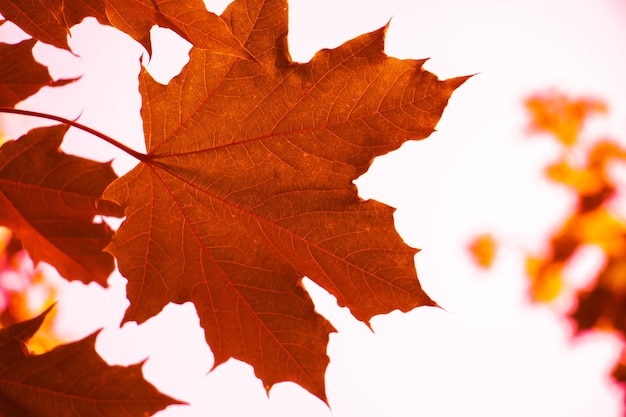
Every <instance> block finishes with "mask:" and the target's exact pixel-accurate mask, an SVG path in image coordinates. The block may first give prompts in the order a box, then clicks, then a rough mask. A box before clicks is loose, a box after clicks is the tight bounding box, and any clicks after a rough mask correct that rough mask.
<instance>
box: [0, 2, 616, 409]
mask: <svg viewBox="0 0 626 417" xmlns="http://www.w3.org/2000/svg"><path fill="white" fill-rule="evenodd" d="M226 4H227V2H223V1H222V2H218V1H212V2H210V3H209V7H210V9H211V10H215V11H217V12H220V11H221V10H222V9H223V7H225V5H226ZM290 12H291V34H290V38H289V40H290V44H291V47H292V57H293V58H294V59H295V60H298V61H302V62H304V61H307V60H308V59H310V58H311V56H312V55H313V53H314V52H315V51H316V50H318V49H320V48H328V47H335V46H338V45H339V44H340V43H341V42H343V41H345V40H347V39H349V38H351V37H354V36H357V35H358V34H360V33H362V32H365V31H371V30H374V29H376V28H378V27H380V26H382V25H384V24H386V23H387V22H388V21H389V19H391V23H390V27H389V31H388V42H387V53H388V54H389V55H393V56H396V57H400V58H425V57H430V58H431V60H430V61H429V62H428V63H427V64H426V68H427V69H428V70H430V71H433V72H435V73H436V74H438V75H439V76H440V78H446V77H452V76H457V75H464V74H473V73H478V75H476V76H475V77H474V78H472V79H471V80H469V81H468V82H467V83H466V84H465V85H464V86H462V87H461V88H460V89H459V90H458V91H457V92H456V93H455V94H454V96H453V98H452V100H451V101H450V104H449V106H448V108H447V110H446V112H445V113H444V116H443V118H442V120H441V122H440V123H439V125H438V132H437V133H435V134H433V135H432V137H431V138H429V139H427V140H426V141H423V142H419V143H415V142H413V143H408V144H406V145H405V146H403V147H402V148H401V149H400V150H398V151H397V152H394V153H392V154H390V155H387V156H385V157H381V158H379V159H377V160H376V161H375V163H374V165H373V167H372V168H371V169H370V171H369V172H368V173H367V174H365V175H364V176H363V177H362V178H360V179H359V180H358V181H357V184H358V187H359V191H360V193H361V195H362V196H363V198H376V199H378V200H380V201H383V202H385V203H387V204H389V205H392V206H394V207H397V209H398V210H397V212H396V224H397V228H398V230H399V232H400V234H401V235H402V236H403V238H404V239H405V240H406V241H407V242H408V243H409V244H410V245H412V246H415V247H419V248H422V249H423V250H422V252H420V253H419V254H418V255H417V256H416V262H417V267H418V272H419V276H420V281H421V282H422V284H423V286H424V287H425V289H426V290H427V292H428V293H429V294H430V295H431V296H432V297H433V298H434V299H435V300H436V301H437V302H438V303H439V304H440V305H442V306H443V307H444V308H445V309H446V310H445V311H444V310H438V309H427V308H422V309H417V310H415V311H413V312H411V313H408V314H400V313H397V312H396V313H392V314H389V315H387V316H383V317H377V318H375V319H374V320H373V322H372V324H373V329H374V333H372V332H371V331H370V330H369V329H367V327H366V326H364V325H363V324H361V323H358V322H357V321H355V320H354V319H352V318H351V316H350V315H349V313H348V311H347V310H346V309H341V308H338V307H337V305H336V304H335V302H334V298H333V297H332V296H329V295H328V294H327V293H326V292H325V291H323V290H321V289H319V288H318V287H316V286H315V285H314V284H312V283H310V281H308V280H307V284H306V286H307V288H308V289H309V290H310V292H311V294H312V296H313V298H314V300H315V302H316V305H317V309H318V311H319V312H321V313H322V314H324V315H325V316H326V317H327V318H328V319H329V320H330V321H331V322H332V323H333V324H334V325H335V327H336V328H337V329H338V330H339V333H338V334H333V335H332V336H331V342H330V346H329V349H328V352H329V355H330V357H331V364H330V367H329V369H328V373H327V379H326V380H327V385H328V397H329V401H330V406H331V409H332V411H331V410H329V409H328V408H327V407H326V406H325V405H324V404H323V403H322V402H321V401H319V400H318V399H317V398H315V397H313V396H312V395H309V394H308V393H306V392H305V391H304V390H302V389H300V388H299V387H297V386H295V385H294V384H291V383H282V384H278V385H276V386H275V387H274V388H273V389H272V390H271V392H270V395H269V399H268V397H267V396H266V394H265V390H264V389H263V387H262V384H261V382H260V381H259V380H257V379H256V378H255V377H254V375H253V372H252V370H251V368H250V367H249V366H248V365H245V364H242V363H240V362H237V361H232V360H231V361H230V362H228V363H227V364H225V365H223V366H221V367H219V368H217V369H216V370H215V371H213V372H211V373H209V374H207V372H208V370H209V369H210V368H211V366H212V355H211V352H210V350H209V348H208V347H207V346H206V343H205V342H204V339H203V334H202V330H201V329H200V328H199V326H198V319H197V316H196V314H195V311H194V309H193V307H192V306H191V305H189V304H185V305H183V306H175V305H170V306H168V307H166V308H165V309H164V311H163V312H162V313H161V314H160V315H159V316H157V317H155V318H153V319H151V320H149V321H148V322H147V323H145V324H144V325H142V326H137V325H135V324H132V323H131V324H126V325H125V326H124V327H123V328H122V329H121V330H120V329H119V327H118V325H119V323H120V321H121V318H122V316H123V313H124V309H125V308H126V305H127V301H126V299H125V294H124V285H125V280H124V279H122V278H121V277H119V276H113V277H112V278H111V279H110V289H108V290H106V291H105V290H102V289H101V288H99V287H97V286H95V285H90V286H84V285H81V284H77V283H72V284H67V283H66V282H65V281H63V280H59V281H58V282H59V285H60V299H59V304H58V311H59V316H58V322H57V324H58V329H59V332H61V333H62V334H63V335H65V336H66V337H68V338H79V337H83V336H85V335H87V334H89V333H91V332H93V331H95V330H96V329H98V328H104V330H103V331H102V333H101V334H100V336H99V338H98V344H97V348H98V351H99V352H100V354H101V355H102V356H103V357H104V358H105V359H106V360H107V361H109V362H111V363H116V364H129V363H134V362H137V361H140V360H143V359H145V358H146V357H149V359H148V361H147V362H146V363H145V365H144V368H143V369H144V374H145V376H146V378H147V379H148V380H149V381H151V382H152V383H154V384H155V385H156V386H157V387H158V388H159V389H161V390H162V391H163V392H165V393H168V394H170V395H172V396H174V397H176V398H179V399H181V400H184V401H187V402H189V403H191V404H192V405H191V406H188V407H183V406H176V407H170V408H169V409H167V410H165V411H163V412H161V413H160V414H159V416H160V417H165V416H169V417H181V416H186V417H188V416H220V417H222V416H223V417H230V416H248V415H253V416H257V417H261V416H268V417H270V416H271V417H280V416H285V417H291V416H300V417H305V416H311V417H327V416H331V415H332V416H335V417H378V416H394V417H404V416H406V417H409V416H428V417H438V416H441V417H444V416H445V417H452V416H455V417H456V416H460V415H465V416H482V417H491V416H493V417H501V416H507V417H527V416H533V417H553V416H568V417H588V416H596V417H617V416H620V415H621V412H622V411H621V410H622V399H621V393H620V391H619V390H618V389H617V388H616V387H615V386H614V385H612V383H611V381H610V379H609V376H608V375H609V372H610V370H611V368H612V366H613V364H614V361H615V359H616V358H617V356H618V354H619V344H618V343H617V340H616V339H615V338H613V337H611V336H610V335H606V334H605V335H590V336H586V337H583V338H580V339H577V340H575V341H572V340H571V337H570V335H571V331H570V326H569V324H568V323H567V322H566V321H564V320H562V319H561V318H560V317H561V316H560V315H559V314H558V311H566V310H567V308H568V306H570V305H571V302H572V294H571V293H566V294H564V296H563V297H562V298H561V299H560V300H559V301H558V302H557V303H556V305H555V306H553V307H552V308H549V307H545V306H533V305H529V304H528V303H527V301H526V298H525V295H526V292H525V291H526V281H525V277H524V276H523V269H522V267H523V252H524V251H531V250H539V249H540V248H541V244H542V242H543V239H544V238H545V236H546V235H547V233H548V232H549V231H550V230H552V228H554V227H555V226H556V225H557V222H558V221H559V219H560V218H562V216H564V215H565V214H566V213H567V212H568V210H569V209H570V205H571V203H572V199H571V198H570V196H569V195H568V194H567V193H566V192H565V191H564V190H563V189H561V188H558V187H556V186H554V185H550V184H549V183H547V182H546V181H544V180H543V178H542V176H541V169H542V167H543V166H545V165H546V164H547V163H548V161H550V160H551V159H552V158H554V156H555V155H556V153H557V146H556V145H554V144H552V143H550V141H549V140H547V139H545V138H543V139H541V138H536V139H528V137H527V135H526V132H525V130H524V128H525V123H526V120H525V113H524V110H523V107H522V105H521V100H522V98H523V97H524V96H525V95H527V94H529V93H531V92H535V91H538V90H543V89H546V88H549V87H555V88H558V89H561V90H563V91H565V92H568V93H571V94H590V95H594V96H598V97H600V98H603V99H605V100H606V101H607V102H608V104H609V106H610V116H609V117H606V118H601V119H599V120H598V122H597V123H594V124H592V125H591V126H590V128H589V132H588V135H589V137H593V135H595V134H597V133H608V134H611V135H613V136H614V137H617V138H621V139H622V140H624V139H626V59H625V53H624V52H625V49H624V39H626V6H625V5H624V2H620V1H617V0H553V1H545V0H499V1H495V0H491V1H490V0H475V1H467V0H442V1H432V0H385V1H373V0H367V1H366V0H332V1H331V0H318V1H315V2H311V1H306V0H292V1H291V2H290ZM153 35H154V37H153V41H154V54H153V57H152V59H151V61H150V63H149V64H148V65H147V68H148V70H149V71H150V72H151V73H152V74H153V76H155V77H156V78H157V79H158V80H160V81H162V82H167V81H168V80H169V78H171V77H172V76H173V75H175V74H176V72H177V71H178V70H179V69H180V67H181V66H182V65H184V62H185V60H186V52H187V48H188V44H186V43H185V42H184V41H182V40H180V38H178V37H177V36H176V35H174V34H172V33H171V32H169V31H167V30H162V29H154V30H153ZM15 36H19V35H15V31H14V30H12V28H11V27H10V26H9V25H4V26H3V27H2V28H0V40H12V41H15V40H16V39H17V38H16V37H15ZM70 44H71V45H72V48H73V50H74V53H75V56H72V55H71V54H69V53H68V52H65V51H60V50H57V49H55V48H53V47H50V46H46V45H38V46H37V47H36V48H35V54H36V57H37V59H39V60H40V61H41V62H43V63H45V64H47V65H50V71H51V73H52V76H53V77H54V78H67V77H73V76H78V75H82V78H81V80H80V81H78V82H77V83H75V84H73V85H68V86H66V87H63V88H61V89H54V90H52V89H44V90H42V91H41V92H40V93H39V94H38V95H37V96H35V97H32V98H30V99H28V100H26V101H25V102H23V103H22V104H20V106H19V107H21V108H27V109H33V110H38V111H43V112H48V113H52V114H56V115H60V116H64V117H67V118H75V117H77V116H78V115H79V114H80V119H79V121H80V122H81V123H83V124H86V125H88V126H90V127H93V128H95V129H98V130H100V131H102V132H103V133H106V134H108V135H110V136H112V137H115V138H117V139H118V140H120V141H124V142H125V143H127V144H130V145H131V146H132V147H134V148H135V149H138V150H143V144H142V127H141V120H140V118H139V107H140V99H139V96H138V93H137V81H136V77H137V72H138V70H139V65H140V57H141V56H142V54H143V50H142V49H141V47H140V46H138V45H137V44H136V43H134V42H133V41H132V40H131V39H130V38H128V37H127V36H126V35H123V34H121V33H119V32H117V31H115V30H114V29H111V28H109V27H100V26H98V25H97V24H96V23H95V21H94V20H93V19H87V20H86V21H85V22H84V23H83V24H81V25H79V26H77V27H75V28H74V29H73V31H72V38H71V40H70ZM143 59H144V63H146V62H147V60H146V57H145V56H144V58H143ZM45 123H46V122H44V121H41V120H37V119H28V118H24V117H17V116H4V115H2V116H0V125H1V126H2V129H3V134H4V135H5V136H8V137H17V136H19V135H20V134H22V133H24V132H25V131H26V130H28V129H29V128H30V127H33V126H35V125H41V124H45ZM63 147H64V149H65V150H66V151H68V152H74V153H78V154H81V155H86V156H89V157H92V158H97V159H99V160H110V159H115V161H114V166H115V168H116V170H117V171H118V172H119V173H120V174H123V173H124V172H126V171H127V170H128V169H130V167H132V166H133V164H134V163H135V161H134V160H133V159H132V158H130V157H128V156H126V155H123V154H122V155H120V154H119V152H118V151H117V149H115V148H112V147H111V146H109V145H107V144H104V143H102V142H101V141H99V140H98V139H96V138H93V137H90V136H88V135H85V134H83V133H81V132H79V131H77V130H75V129H71V130H70V132H69V133H68V137H67V140H66V141H65V143H64V145H63ZM622 181H623V180H622ZM484 230H494V231H496V232H497V236H498V237H499V238H500V239H501V240H503V241H505V242H506V245H505V247H504V248H503V251H502V252H501V253H500V255H499V256H498V258H497V261H496V265H495V268H494V269H493V270H492V271H491V272H489V273H488V274H484V273H482V272H481V271H479V270H477V269H476V268H475V267H474V265H473V263H472V262H471V260H470V259H469V257H468V255H467V253H466V251H465V247H466V244H467V241H468V239H469V238H470V237H471V236H472V235H473V234H475V233H478V232H482V231H484ZM598 262H599V257H598V253H597V252H594V251H593V250H589V251H587V252H586V253H582V254H581V255H580V256H579V257H578V259H577V264H576V265H574V266H573V267H572V268H570V273H569V275H568V278H569V279H570V280H571V281H572V282H574V283H576V285H584V284H585V281H584V278H585V276H586V275H587V274H585V271H593V268H597V266H598Z"/></svg>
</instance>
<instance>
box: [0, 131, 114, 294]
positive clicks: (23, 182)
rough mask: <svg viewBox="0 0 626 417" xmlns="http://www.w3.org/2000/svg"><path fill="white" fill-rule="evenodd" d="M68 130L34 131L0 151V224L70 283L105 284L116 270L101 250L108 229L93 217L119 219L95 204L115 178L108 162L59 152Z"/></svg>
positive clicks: (107, 207) (111, 207)
mask: <svg viewBox="0 0 626 417" xmlns="http://www.w3.org/2000/svg"><path fill="white" fill-rule="evenodd" d="M67 129H68V127H67V126H54V127H46V128H39V129H33V130H31V131H30V132H29V133H27V134H26V135H24V136H23V137H21V138H20V139H19V140H16V141H9V142H7V143H5V144H4V145H2V147H0V224H1V225H3V226H6V227H9V228H11V229H12V230H13V231H14V233H15V234H16V236H17V237H18V238H20V239H21V240H22V243H23V245H24V247H25V248H26V249H27V250H28V252H29V253H30V255H31V257H32V258H33V260H34V261H35V262H38V261H45V262H48V263H49V264H51V265H53V266H55V267H56V268H57V270H58V271H59V273H60V274H61V275H63V276H64V277H65V278H67V279H70V280H81V281H82V282H85V283H89V282H92V281H95V282H98V283H99V284H100V285H102V286H106V285H107V283H106V280H107V277H108V276H109V274H110V273H111V272H112V271H113V269H114V268H115V265H114V261H113V257H112V256H111V255H110V254H108V253H106V252H103V251H102V249H103V248H104V247H105V246H106V245H107V244H108V243H109V241H110V238H111V235H112V233H113V232H112V230H111V229H110V228H109V227H108V226H107V225H106V224H104V223H94V216H96V215H109V216H117V217H121V215H122V212H121V209H120V208H119V207H117V206H115V205H112V204H109V205H103V206H100V208H98V209H96V200H97V199H98V198H99V197H100V195H101V194H102V192H103V190H104V189H105V188H106V187H107V185H109V184H110V183H111V181H113V180H114V179H115V178H117V176H116V175H115V173H114V172H113V170H112V169H111V166H110V164H103V163H99V162H94V161H90V160H87V159H82V158H79V157H76V156H72V155H67V154H64V153H62V152H60V150H59V146H60V145H61V142H62V140H63V136H64V135H65V132H66V131H67Z"/></svg>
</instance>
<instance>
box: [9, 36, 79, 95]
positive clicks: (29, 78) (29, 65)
mask: <svg viewBox="0 0 626 417" xmlns="http://www.w3.org/2000/svg"><path fill="white" fill-rule="evenodd" d="M35 43H36V41H35V40H32V39H31V40H25V41H22V42H20V43H18V44H15V45H11V44H7V43H0V106H3V107H13V106H15V105H16V104H17V103H19V102H20V101H22V100H24V99H25V98H27V97H29V96H31V95H33V94H35V93H36V92H37V91H39V89H40V88H41V87H44V86H50V87H58V86H62V85H65V84H67V83H70V82H73V81H75V80H74V79H68V80H58V81H52V79H51V78H50V74H49V73H48V69H47V68H46V67H45V66H43V65H41V64H40V63H38V62H37V61H35V59H34V58H33V53H32V50H33V46H35Z"/></svg>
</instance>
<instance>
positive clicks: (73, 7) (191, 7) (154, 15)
mask: <svg viewBox="0 0 626 417" xmlns="http://www.w3.org/2000/svg"><path fill="white" fill-rule="evenodd" d="M0 13H1V14H2V15H4V17H5V18H7V19H8V20H10V21H12V22H13V23H15V24H16V25H18V26H19V27H20V28H22V30H24V31H25V32H26V33H28V34H29V35H31V36H33V37H34V38H36V39H38V40H40V41H42V42H45V43H49V44H50V45H54V46H56V47H57V48H63V49H67V50H70V47H69V45H68V43H67V37H68V35H69V34H70V28H71V27H72V26H74V25H76V24H78V23H80V22H81V21H82V20H83V19H84V18H86V17H95V18H96V19H97V20H98V22H99V23H101V24H103V25H110V26H113V27H115V28H117V29H119V30H121V31H123V32H125V33H127V34H128V35H130V36H131V37H132V38H133V39H135V40H136V41H137V42H139V43H141V45H143V47H144V48H146V50H147V51H148V53H149V54H151V53H152V47H151V43H150V29H151V28H152V26H155V25H158V26H161V27H164V28H168V29H171V30H173V31H174V32H176V33H178V34H179V35H180V36H181V37H183V38H184V39H186V40H188V41H189V42H191V43H192V44H194V45H195V46H196V47H198V48H205V49H209V50H211V51H214V52H217V53H222V54H227V55H233V56H237V57H241V58H247V59H251V58H252V57H251V56H250V54H249V53H248V52H247V51H246V50H245V48H244V47H243V46H242V45H241V43H240V42H239V41H238V40H237V39H235V38H234V37H233V35H232V34H231V33H230V31H229V30H228V27H227V26H226V24H225V23H224V22H223V21H222V20H221V19H220V18H219V17H218V16H217V15H215V14H214V13H211V12H209V11H207V9H206V7H205V5H204V3H203V2H202V0H186V1H184V2H182V1H171V0H3V1H2V2H1V3H0Z"/></svg>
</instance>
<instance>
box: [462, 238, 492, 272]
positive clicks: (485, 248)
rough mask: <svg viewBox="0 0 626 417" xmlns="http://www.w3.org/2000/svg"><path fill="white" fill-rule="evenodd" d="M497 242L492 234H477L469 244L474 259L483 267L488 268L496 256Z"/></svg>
mask: <svg viewBox="0 0 626 417" xmlns="http://www.w3.org/2000/svg"><path fill="white" fill-rule="evenodd" d="M496 249H497V244H496V241H495V239H494V238H493V236H491V235H490V234H487V233H485V234H481V235H478V236H476V237H475V238H474V239H473V240H472V241H471V242H470V243H469V245H468V250H469V252H470V254H471V255H472V259H473V260H474V262H475V263H476V265H478V266H479V267H481V268H484V269H488V268H489V267H491V265H492V264H493V260H494V257H495V256H496Z"/></svg>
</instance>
